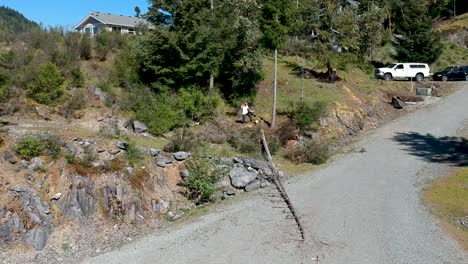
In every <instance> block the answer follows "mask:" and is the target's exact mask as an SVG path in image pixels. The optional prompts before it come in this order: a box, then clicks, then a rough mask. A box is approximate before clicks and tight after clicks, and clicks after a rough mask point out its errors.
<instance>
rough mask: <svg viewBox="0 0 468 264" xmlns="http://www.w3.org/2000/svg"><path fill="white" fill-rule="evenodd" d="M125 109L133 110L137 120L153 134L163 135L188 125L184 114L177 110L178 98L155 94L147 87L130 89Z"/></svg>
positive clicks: (165, 94)
mask: <svg viewBox="0 0 468 264" xmlns="http://www.w3.org/2000/svg"><path fill="white" fill-rule="evenodd" d="M125 108H129V110H132V111H133V112H134V113H135V117H136V119H138V120H141V121H142V122H144V123H145V124H146V126H147V127H148V130H149V132H151V133H152V134H156V135H162V134H164V133H166V132H168V131H170V130H172V129H174V128H177V127H183V126H185V125H186V124H187V119H186V118H185V116H184V113H183V112H182V111H181V110H180V109H178V108H177V97H176V96H172V95H169V94H167V93H163V94H155V93H154V92H152V91H151V90H149V89H148V88H147V87H138V88H132V89H130V91H129V93H128V96H127V98H126V102H124V109H125Z"/></svg>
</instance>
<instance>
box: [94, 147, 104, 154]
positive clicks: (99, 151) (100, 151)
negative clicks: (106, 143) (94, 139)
mask: <svg viewBox="0 0 468 264" xmlns="http://www.w3.org/2000/svg"><path fill="white" fill-rule="evenodd" d="M105 151H106V150H105V149H103V148H101V147H99V148H98V149H97V150H96V152H97V153H103V152H105Z"/></svg>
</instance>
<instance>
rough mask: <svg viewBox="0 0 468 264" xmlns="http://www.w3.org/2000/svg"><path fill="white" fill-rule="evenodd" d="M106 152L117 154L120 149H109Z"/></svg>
mask: <svg viewBox="0 0 468 264" xmlns="http://www.w3.org/2000/svg"><path fill="white" fill-rule="evenodd" d="M108 152H109V154H111V155H117V154H119V153H120V149H110V150H109V151H108Z"/></svg>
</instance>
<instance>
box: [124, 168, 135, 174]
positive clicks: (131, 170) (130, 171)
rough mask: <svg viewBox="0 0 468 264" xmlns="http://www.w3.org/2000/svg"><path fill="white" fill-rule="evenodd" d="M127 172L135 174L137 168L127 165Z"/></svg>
mask: <svg viewBox="0 0 468 264" xmlns="http://www.w3.org/2000/svg"><path fill="white" fill-rule="evenodd" d="M125 172H126V173H127V174H133V173H134V172H135V170H134V169H133V168H132V167H126V168H125Z"/></svg>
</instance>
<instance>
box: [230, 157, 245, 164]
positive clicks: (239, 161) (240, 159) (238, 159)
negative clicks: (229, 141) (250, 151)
mask: <svg viewBox="0 0 468 264" xmlns="http://www.w3.org/2000/svg"><path fill="white" fill-rule="evenodd" d="M232 161H233V162H234V163H240V164H243V163H244V160H243V159H242V158H241V157H237V156H236V157H234V158H233V159H232Z"/></svg>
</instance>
